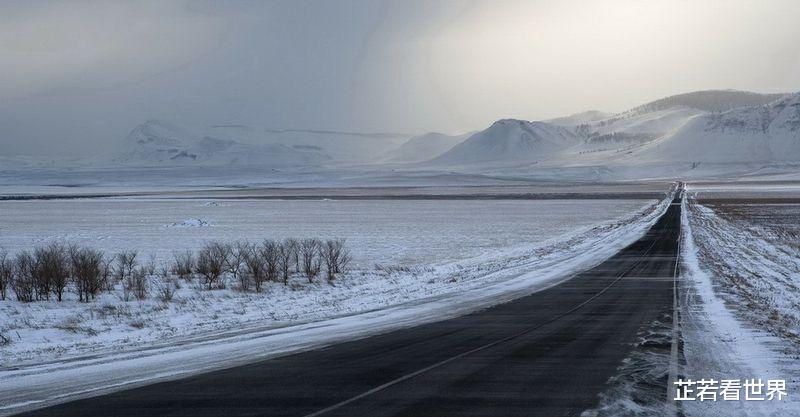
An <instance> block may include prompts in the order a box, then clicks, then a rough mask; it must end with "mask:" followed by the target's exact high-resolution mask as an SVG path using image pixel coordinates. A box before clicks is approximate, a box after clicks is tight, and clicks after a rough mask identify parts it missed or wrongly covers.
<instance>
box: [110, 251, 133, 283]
mask: <svg viewBox="0 0 800 417" xmlns="http://www.w3.org/2000/svg"><path fill="white" fill-rule="evenodd" d="M137 255H138V253H137V252H136V251H126V252H121V253H118V254H117V258H116V259H117V267H116V270H115V273H116V276H117V279H118V280H120V281H121V280H124V279H125V278H126V277H128V276H129V275H130V274H131V273H133V269H134V268H136V263H137V261H136V256H137Z"/></svg>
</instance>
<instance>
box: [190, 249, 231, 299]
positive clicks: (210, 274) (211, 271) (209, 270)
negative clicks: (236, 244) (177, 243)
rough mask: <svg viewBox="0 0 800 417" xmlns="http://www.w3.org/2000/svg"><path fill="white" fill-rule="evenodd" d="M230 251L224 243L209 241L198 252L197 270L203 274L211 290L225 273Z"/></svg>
mask: <svg viewBox="0 0 800 417" xmlns="http://www.w3.org/2000/svg"><path fill="white" fill-rule="evenodd" d="M229 252H230V251H229V248H228V246H227V245H225V244H224V243H220V242H209V243H207V244H206V245H205V246H203V247H202V248H201V249H200V252H199V253H198V254H197V272H198V273H199V274H200V275H202V276H203V279H204V280H205V283H206V286H207V287H208V289H209V290H210V289H211V286H212V285H213V284H216V283H218V282H219V279H220V277H221V276H222V274H223V273H225V266H226V265H227V263H228V256H229Z"/></svg>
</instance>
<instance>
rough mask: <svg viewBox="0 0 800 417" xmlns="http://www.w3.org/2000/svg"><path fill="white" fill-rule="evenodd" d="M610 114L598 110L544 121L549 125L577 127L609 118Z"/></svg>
mask: <svg viewBox="0 0 800 417" xmlns="http://www.w3.org/2000/svg"><path fill="white" fill-rule="evenodd" d="M611 116H612V114H611V113H606V112H604V111H600V110H587V111H584V112H580V113H575V114H570V115H569V116H564V117H557V118H555V119H549V120H544V122H546V123H550V124H551V125H558V126H564V127H572V126H578V125H582V124H585V123H591V122H596V121H598V120H603V119H607V118H609V117H611Z"/></svg>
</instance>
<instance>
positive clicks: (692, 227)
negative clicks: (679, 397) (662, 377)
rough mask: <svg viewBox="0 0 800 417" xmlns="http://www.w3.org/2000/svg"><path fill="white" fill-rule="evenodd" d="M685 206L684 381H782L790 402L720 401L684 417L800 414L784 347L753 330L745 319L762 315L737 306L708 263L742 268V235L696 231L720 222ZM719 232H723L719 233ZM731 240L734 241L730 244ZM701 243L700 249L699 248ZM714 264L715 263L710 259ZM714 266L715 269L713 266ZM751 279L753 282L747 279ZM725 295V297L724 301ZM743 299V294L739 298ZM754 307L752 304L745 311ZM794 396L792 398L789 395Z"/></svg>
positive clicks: (692, 407) (699, 405)
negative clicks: (721, 261)
mask: <svg viewBox="0 0 800 417" xmlns="http://www.w3.org/2000/svg"><path fill="white" fill-rule="evenodd" d="M689 206H690V205H689V204H687V203H686V202H685V200H684V207H683V211H682V218H681V223H682V232H683V247H682V251H681V260H682V263H683V266H684V271H683V286H684V288H683V289H682V291H681V293H682V300H681V305H682V309H683V313H682V318H683V320H682V323H681V328H682V334H683V338H684V354H685V358H686V367H685V369H683V370H682V371H683V372H681V373H682V375H683V378H684V379H686V378H691V379H692V380H699V379H703V378H705V379H711V378H713V379H716V380H720V379H742V380H744V379H753V378H761V379H762V380H764V381H766V380H767V379H785V380H786V381H787V387H788V388H789V397H787V398H785V399H784V401H782V402H777V401H768V402H758V401H719V402H698V401H691V402H683V403H682V405H683V407H684V412H685V413H686V414H687V415H698V416H714V415H718V416H740V415H741V416H745V415H746V416H757V415H776V416H777V415H792V414H796V413H797V412H798V411H799V410H800V402H797V401H798V400H800V399H798V398H797V395H796V387H792V384H793V383H795V381H797V375H798V372H797V366H796V365H795V364H793V363H792V362H793V361H792V360H791V359H790V357H789V356H786V355H784V354H783V353H781V352H780V351H781V350H784V349H785V348H786V343H785V341H782V340H779V339H778V338H776V337H774V336H772V335H770V334H768V333H767V332H766V331H765V330H764V329H763V327H761V328H759V327H754V325H753V324H752V323H747V322H746V321H745V320H744V319H743V317H748V316H752V314H753V313H755V314H763V313H762V312H760V311H746V309H747V308H748V305H747V304H744V303H741V298H738V297H737V296H736V289H735V288H734V287H733V286H731V285H724V280H723V278H722V277H718V276H714V275H712V274H710V273H709V272H707V271H710V268H709V263H708V260H709V259H711V257H714V254H713V253H709V252H711V251H715V250H717V251H721V252H722V253H724V254H725V259H729V260H730V261H731V262H740V261H742V260H743V259H747V258H748V257H747V255H746V254H747V253H749V250H748V245H749V244H752V243H753V242H748V241H747V238H746V236H744V234H746V232H744V231H742V230H737V229H727V230H724V232H725V233H737V234H738V236H736V237H734V236H730V235H728V236H725V237H724V239H726V240H720V239H718V238H720V237H723V236H724V235H716V236H715V235H714V234H712V233H708V232H709V230H710V229H708V228H706V227H701V226H699V225H700V224H703V225H709V222H714V223H715V224H716V226H720V225H721V224H722V223H720V221H721V219H719V218H718V217H717V216H716V215H715V214H714V212H713V210H710V209H708V208H706V207H702V206H697V207H696V209H692V208H690V207H689ZM717 231H719V232H722V231H723V230H722V229H717ZM731 239H732V240H731ZM698 242H702V243H701V244H702V245H703V249H699V248H698ZM727 250H733V252H731V253H727V252H726V251H727ZM714 259H719V258H717V257H714ZM712 265H713V263H712ZM750 268H755V269H760V270H761V271H762V272H765V273H766V276H769V275H770V273H771V269H770V268H771V265H770V264H764V263H754V264H751V265H750ZM750 277H751V278H755V276H754V275H753V276H750ZM723 294H726V295H723ZM740 296H741V294H740ZM752 307H753V305H752V304H750V306H749V308H752ZM793 394H794V395H793Z"/></svg>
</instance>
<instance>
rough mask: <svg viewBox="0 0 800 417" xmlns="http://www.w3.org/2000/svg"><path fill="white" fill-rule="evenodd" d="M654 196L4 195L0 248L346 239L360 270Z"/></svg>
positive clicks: (444, 252) (499, 243)
mask: <svg viewBox="0 0 800 417" xmlns="http://www.w3.org/2000/svg"><path fill="white" fill-rule="evenodd" d="M646 203H647V201H646V200H580V201H575V200H569V201H567V200H546V201H539V200H525V201H522V200H463V201H442V200H437V201H406V200H383V201H369V200H360V201H359V200H347V201H345V200H342V201H336V200H329V201H321V200H301V201H273V200H259V201H254V200H177V199H173V200H170V199H143V198H116V199H78V200H44V201H0V213H2V214H3V218H2V221H0V246H1V247H4V248H6V249H7V250H8V251H9V252H16V251H17V250H19V249H28V248H30V247H32V246H34V245H37V244H43V243H47V242H51V241H67V242H74V243H78V244H85V245H89V246H93V247H96V248H99V249H102V250H104V251H106V252H107V253H109V254H114V253H117V252H120V251H125V250H137V251H139V254H140V258H141V259H142V260H145V259H146V258H148V257H150V256H151V255H154V256H156V257H157V258H158V259H159V261H166V260H170V259H172V255H173V252H175V251H180V250H184V249H190V250H196V249H198V248H200V247H201V246H202V245H203V243H205V242H206V241H209V240H212V239H220V240H238V239H246V240H250V241H254V242H260V241H262V240H264V239H282V238H286V237H297V238H303V237H319V238H345V239H347V242H348V246H349V247H350V248H351V251H352V254H353V255H354V257H355V260H354V266H355V267H357V268H367V267H372V266H374V265H375V264H382V265H387V266H394V265H403V266H415V265H416V266H420V265H422V266H425V265H429V264H434V263H441V262H447V261H453V260H457V259H461V258H468V257H472V256H476V255H479V254H483V253H486V252H487V251H493V250H497V249H502V248H507V247H511V246H517V245H522V244H530V243H535V242H542V241H544V240H547V239H550V238H552V237H555V236H558V235H561V234H563V233H567V232H569V231H571V230H574V229H576V228H581V227H584V226H588V225H591V224H595V223H598V222H602V221H606V220H610V219H614V218H617V217H619V216H621V215H624V214H626V213H630V212H632V211H634V210H636V209H637V208H639V207H641V206H643V205H645V204H646Z"/></svg>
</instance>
